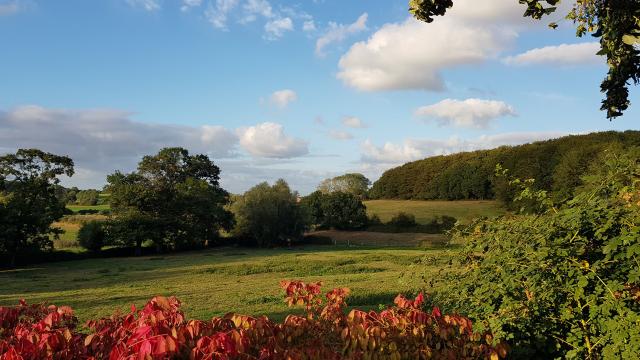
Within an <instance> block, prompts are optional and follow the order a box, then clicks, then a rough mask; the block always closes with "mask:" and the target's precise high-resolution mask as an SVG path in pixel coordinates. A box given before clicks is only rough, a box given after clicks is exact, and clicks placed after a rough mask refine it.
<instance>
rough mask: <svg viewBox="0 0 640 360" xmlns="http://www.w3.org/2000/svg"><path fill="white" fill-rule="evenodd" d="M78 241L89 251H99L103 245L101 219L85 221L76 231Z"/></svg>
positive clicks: (103, 232) (103, 233)
mask: <svg viewBox="0 0 640 360" xmlns="http://www.w3.org/2000/svg"><path fill="white" fill-rule="evenodd" d="M78 243H79V244H80V246H82V247H83V248H85V249H87V250H90V251H96V252H97V251H100V250H101V249H102V247H103V246H104V245H105V231H104V227H103V223H102V222H101V221H96V220H92V221H89V222H86V223H85V224H83V225H82V227H80V230H79V231H78Z"/></svg>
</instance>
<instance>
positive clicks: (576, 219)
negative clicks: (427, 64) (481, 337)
mask: <svg viewBox="0 0 640 360" xmlns="http://www.w3.org/2000/svg"><path fill="white" fill-rule="evenodd" d="M583 181H584V186H583V187H582V188H580V189H578V190H576V195H575V196H574V197H573V198H572V199H570V200H568V201H566V202H563V203H556V202H554V201H552V200H551V199H550V198H549V197H548V195H547V193H546V192H545V191H536V190H533V189H532V188H531V186H530V185H531V182H530V181H524V182H523V181H519V180H516V179H512V180H511V181H510V182H511V184H512V185H517V187H519V188H520V190H522V191H521V192H520V195H519V196H518V197H517V198H516V200H517V202H518V203H519V204H520V205H522V210H523V211H522V213H521V214H516V215H506V216H503V217H501V218H498V219H491V220H480V221H477V222H475V223H474V224H472V225H471V226H469V227H466V228H463V229H458V230H457V231H456V232H455V234H454V237H453V241H454V242H457V243H464V244H465V250H464V251H463V252H462V255H461V257H460V259H459V260H460V261H455V262H454V263H453V264H452V265H451V266H452V271H450V272H446V271H445V273H448V274H450V275H443V276H442V277H439V278H437V279H432V280H431V281H432V282H434V283H435V282H442V285H443V286H442V287H440V288H441V289H444V290H443V292H442V293H441V294H439V296H440V298H438V299H441V300H439V301H440V304H441V305H444V306H445V307H451V308H455V309H456V310H457V311H460V312H461V313H463V314H465V315H466V316H469V317H470V318H472V319H474V320H477V323H476V326H477V329H478V330H480V329H483V328H484V329H490V330H491V331H492V333H493V334H494V336H496V337H497V338H499V339H501V340H503V341H506V342H508V343H509V344H510V345H511V346H512V351H511V352H510V357H512V358H523V359H531V358H544V359H552V358H570V359H571V358H579V359H636V358H638V354H640V156H638V154H637V153H635V154H634V153H633V152H631V153H629V154H615V153H613V154H611V155H608V156H606V160H605V161H604V162H602V163H600V165H599V166H598V167H595V168H593V169H592V171H591V175H590V176H588V177H585V178H584V179H583ZM451 284H455V286H451Z"/></svg>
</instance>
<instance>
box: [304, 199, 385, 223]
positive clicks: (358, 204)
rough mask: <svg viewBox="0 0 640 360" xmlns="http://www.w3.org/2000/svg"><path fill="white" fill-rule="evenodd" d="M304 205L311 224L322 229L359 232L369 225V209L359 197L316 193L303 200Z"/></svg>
mask: <svg viewBox="0 0 640 360" xmlns="http://www.w3.org/2000/svg"><path fill="white" fill-rule="evenodd" d="M302 204H303V206H304V207H305V208H307V209H308V210H307V212H308V213H309V215H310V218H311V224H312V225H314V226H315V227H317V228H320V229H338V230H357V229H362V228H363V227H365V226H366V225H367V223H368V219H367V209H366V208H365V206H364V204H363V203H362V200H361V198H360V196H358V195H354V194H350V193H344V192H331V193H322V192H320V191H316V192H314V193H312V194H310V195H309V196H306V197H305V198H304V199H302ZM378 220H379V219H378Z"/></svg>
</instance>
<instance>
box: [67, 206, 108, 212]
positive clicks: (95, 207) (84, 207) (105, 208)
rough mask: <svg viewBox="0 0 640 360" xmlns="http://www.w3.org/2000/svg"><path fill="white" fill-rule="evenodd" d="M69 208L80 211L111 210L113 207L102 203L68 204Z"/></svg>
mask: <svg viewBox="0 0 640 360" xmlns="http://www.w3.org/2000/svg"><path fill="white" fill-rule="evenodd" d="M67 209H69V210H71V211H73V212H78V211H82V210H97V211H100V210H109V209H111V207H110V206H109V204H101V205H67Z"/></svg>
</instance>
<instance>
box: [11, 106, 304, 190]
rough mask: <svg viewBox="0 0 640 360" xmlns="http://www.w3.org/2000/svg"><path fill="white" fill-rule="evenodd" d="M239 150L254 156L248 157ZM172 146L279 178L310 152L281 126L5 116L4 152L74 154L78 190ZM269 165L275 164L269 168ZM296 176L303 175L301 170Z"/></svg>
mask: <svg viewBox="0 0 640 360" xmlns="http://www.w3.org/2000/svg"><path fill="white" fill-rule="evenodd" d="M239 145H240V146H241V148H242V149H245V150H246V152H247V153H248V154H249V155H251V156H252V157H247V156H244V155H242V154H243V152H240V147H239ZM172 146H180V147H184V148H187V149H189V151H190V152H192V153H204V154H208V155H209V156H211V157H212V158H213V159H214V160H215V162H216V163H217V164H219V165H220V164H223V163H228V162H231V163H234V164H237V166H240V165H239V164H240V163H244V164H245V165H246V166H250V165H248V164H257V163H260V162H262V163H264V165H265V166H272V169H273V171H271V170H265V171H271V173H274V174H275V173H276V172H277V171H276V170H275V169H276V167H278V166H280V168H282V167H281V165H282V164H283V163H286V162H287V161H291V160H286V158H291V157H297V156H302V155H306V154H307V153H308V145H307V143H306V142H304V141H302V140H299V139H295V138H292V137H290V136H287V135H286V134H285V133H284V130H283V128H282V125H279V124H275V123H264V124H259V125H256V126H252V127H248V128H242V129H237V130H233V129H231V130H230V129H227V128H225V127H223V126H219V125H202V126H185V125H171V124H153V123H143V122H139V121H135V120H132V119H131V113H129V112H126V111H121V110H114V109H92V110H67V109H50V108H45V107H41V106H33V105H31V106H21V107H17V108H14V109H12V110H8V111H0V153H6V152H14V151H15V150H17V149H18V148H32V147H33V148H39V149H42V150H44V151H48V152H52V153H56V154H60V155H68V156H70V157H71V158H72V159H73V160H74V162H75V164H76V175H75V176H74V177H73V178H72V179H71V183H70V184H72V185H77V186H82V187H100V186H102V185H103V184H104V183H105V177H106V175H107V174H108V173H111V172H113V171H114V170H122V171H131V170H133V169H135V167H136V164H137V163H138V162H139V161H140V159H141V158H142V156H144V155H149V154H154V153H156V152H158V150H160V149H162V148H164V147H172ZM267 160H268V161H270V162H266V163H265V161H267ZM276 165H278V166H276ZM221 168H222V170H223V176H224V177H225V179H230V178H233V176H235V175H234V174H233V169H226V168H224V167H221ZM248 171H249V170H247V172H248ZM296 171H300V170H299V166H298V170H296ZM274 176H275V175H274ZM67 183H69V182H68V181H67ZM254 184H255V181H254V182H252V183H251V184H248V181H245V182H244V183H243V186H244V185H254ZM236 185H238V184H236ZM238 186H239V185H238ZM245 189H246V188H245Z"/></svg>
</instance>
